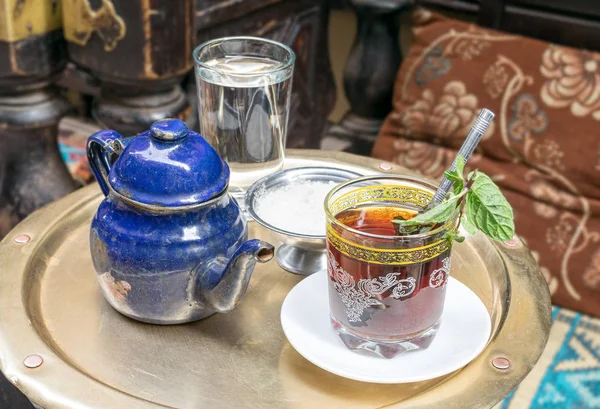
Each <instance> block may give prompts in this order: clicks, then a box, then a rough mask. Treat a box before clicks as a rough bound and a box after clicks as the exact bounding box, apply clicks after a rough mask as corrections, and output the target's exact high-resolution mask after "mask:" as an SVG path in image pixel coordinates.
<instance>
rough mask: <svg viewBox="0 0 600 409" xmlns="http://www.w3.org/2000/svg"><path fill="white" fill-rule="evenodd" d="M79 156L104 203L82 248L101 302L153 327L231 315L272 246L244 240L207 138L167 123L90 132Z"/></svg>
mask: <svg viewBox="0 0 600 409" xmlns="http://www.w3.org/2000/svg"><path fill="white" fill-rule="evenodd" d="M87 155H88V160H89V162H90V165H91V168H92V171H93V172H94V175H95V176H96V180H97V181H98V183H99V184H100V187H101V189H102V192H103V193H104V195H105V196H106V198H105V199H104V200H103V201H102V203H101V204H100V206H99V208H98V211H97V212H96V215H95V216H94V219H93V220H92V226H91V232H90V246H91V251H92V259H93V262H94V268H95V270H96V273H97V277H98V281H99V283H100V288H101V289H102V293H103V294H104V297H105V298H106V299H107V300H108V302H109V303H110V304H111V305H112V306H113V307H114V308H115V309H116V310H117V311H119V312H121V313H122V314H124V315H126V316H128V317H131V318H134V319H136V320H140V321H145V322H150V323H155V324H176V323H183V322H189V321H195V320H199V319H202V318H205V317H207V316H209V315H212V314H214V313H215V312H227V311H230V310H232V309H234V308H235V307H236V306H237V304H238V303H239V302H240V300H241V299H242V297H243V296H244V293H245V291H246V288H247V287H248V281H249V280H250V276H251V274H252V271H253V269H254V265H255V264H256V262H257V261H258V262H266V261H268V260H270V259H271V258H272V257H273V246H271V245H270V244H268V243H265V242H263V241H260V240H250V241H246V240H247V236H248V230H247V225H246V220H245V218H244V215H243V214H242V213H241V211H240V209H239V207H238V205H237V203H236V201H235V200H233V199H231V198H230V196H229V194H228V193H227V185H228V182H229V167H228V166H227V164H226V163H225V162H224V161H223V160H222V159H221V158H220V157H219V155H218V154H217V152H216V151H215V150H214V149H213V148H212V147H211V146H210V145H209V144H208V143H207V142H206V140H204V138H203V137H202V136H200V135H199V134H197V133H195V132H193V131H190V130H188V128H187V127H186V125H185V124H184V123H183V122H182V121H180V120H178V119H167V120H164V121H159V122H155V123H154V124H153V125H152V126H151V128H150V130H149V131H147V132H144V133H141V134H139V135H137V136H134V137H131V138H126V139H124V138H122V137H121V135H119V134H118V133H117V132H115V131H110V130H104V131H100V132H97V133H95V134H93V135H91V136H90V137H89V138H88V142H87Z"/></svg>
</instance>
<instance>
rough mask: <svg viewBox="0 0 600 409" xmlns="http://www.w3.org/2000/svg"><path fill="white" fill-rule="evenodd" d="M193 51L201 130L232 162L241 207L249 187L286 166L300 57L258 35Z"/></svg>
mask: <svg viewBox="0 0 600 409" xmlns="http://www.w3.org/2000/svg"><path fill="white" fill-rule="evenodd" d="M193 55H194V60H195V64H196V83H197V85H198V100H199V101H198V102H199V103H198V111H199V116H200V133H201V134H202V136H204V137H205V138H206V140H207V141H208V142H209V143H210V144H211V145H212V146H213V147H214V148H215V149H216V150H217V152H218V153H219V155H221V157H222V158H223V159H224V160H225V161H226V162H227V163H228V165H229V167H230V169H231V178H230V187H229V192H230V193H231V194H232V195H233V196H234V197H235V198H236V199H237V201H238V203H239V205H240V206H241V207H242V208H243V206H244V200H243V196H244V194H245V192H246V190H247V188H248V187H250V185H252V183H254V182H255V181H256V180H258V179H260V178H261V177H263V176H267V175H269V174H271V173H274V172H276V171H278V170H280V169H281V168H282V167H283V158H284V149H285V141H286V135H287V124H288V116H289V110H290V95H291V89H292V74H293V70H294V61H295V58H296V56H295V54H294V52H293V51H292V50H291V49H290V48H289V47H287V46H285V45H283V44H280V43H278V42H276V41H271V40H266V39H262V38H254V37H227V38H221V39H216V40H211V41H208V42H206V43H204V44H202V45H200V46H198V47H197V48H196V49H195V50H194V54H193Z"/></svg>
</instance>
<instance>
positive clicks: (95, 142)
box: [86, 129, 125, 196]
mask: <svg viewBox="0 0 600 409" xmlns="http://www.w3.org/2000/svg"><path fill="white" fill-rule="evenodd" d="M123 149H125V145H124V144H123V141H122V136H121V135H119V133H117V132H115V131H111V130H108V129H107V130H103V131H99V132H96V133H95V134H93V135H90V136H89V137H88V140H87V147H86V152H87V157H88V162H89V163H90V167H91V168H92V172H93V173H94V176H95V177H96V180H97V181H98V184H99V185H100V188H101V189H102V193H104V196H108V193H109V188H108V173H109V171H110V167H111V165H112V164H113V163H114V161H115V160H116V159H117V158H118V157H119V155H120V154H121V153H122V152H123Z"/></svg>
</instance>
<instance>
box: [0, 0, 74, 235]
mask: <svg viewBox="0 0 600 409" xmlns="http://www.w3.org/2000/svg"><path fill="white" fill-rule="evenodd" d="M65 60H66V52H65V44H64V40H63V35H62V31H61V10H60V2H58V1H42V2H32V1H22V0H2V1H0V237H3V236H4V235H5V234H6V233H7V232H8V231H9V230H10V229H11V228H12V227H13V226H14V225H15V224H16V223H18V222H19V221H20V220H21V219H23V218H24V217H25V216H27V215H28V214H29V213H31V212H32V211H34V210H36V209H37V208H39V207H41V206H43V205H45V204H46V203H48V202H51V201H53V200H55V199H58V198H59V197H61V196H63V195H65V194H67V193H69V192H71V191H72V190H74V189H75V187H76V186H75V182H74V181H73V179H72V178H71V176H70V174H69V172H68V170H67V168H66V167H65V165H64V163H63V162H62V160H61V158H60V153H59V151H58V145H57V141H56V139H57V135H58V121H59V120H60V118H61V117H62V116H63V115H64V114H65V113H66V111H67V109H68V108H69V106H68V104H67V103H66V101H65V100H64V99H63V98H61V97H60V96H59V95H58V94H57V93H56V92H55V91H54V90H53V89H52V87H51V84H52V82H53V81H54V80H55V78H56V76H57V74H58V73H59V72H60V70H61V69H62V67H63V65H64V63H65Z"/></svg>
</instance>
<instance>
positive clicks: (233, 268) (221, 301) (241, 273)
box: [203, 239, 275, 312]
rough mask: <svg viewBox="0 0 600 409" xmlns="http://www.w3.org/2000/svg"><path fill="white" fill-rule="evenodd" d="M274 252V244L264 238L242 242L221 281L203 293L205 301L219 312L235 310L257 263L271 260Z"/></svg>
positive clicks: (226, 267)
mask: <svg viewBox="0 0 600 409" xmlns="http://www.w3.org/2000/svg"><path fill="white" fill-rule="evenodd" d="M274 252H275V249H274V248H273V246H272V245H271V244H269V243H267V242H264V241H262V240H256V239H255V240H249V241H247V242H245V243H244V244H242V245H241V246H240V247H239V248H238V249H237V250H236V252H235V253H234V254H233V257H231V260H230V261H229V263H227V266H225V273H224V274H223V276H222V278H221V281H220V282H219V283H218V284H217V285H216V286H215V287H213V288H212V289H210V290H207V292H206V293H205V294H203V295H204V297H203V298H204V299H205V301H206V302H207V303H208V304H209V305H210V306H211V307H212V308H213V309H214V310H215V311H218V312H228V311H231V310H233V309H234V308H235V307H236V306H237V305H238V304H239V303H240V301H241V300H242V298H243V297H244V294H245V293H246V289H247V288H248V283H249V282H250V276H251V275H252V272H253V271H254V266H255V265H256V263H257V262H259V263H266V262H267V261H269V260H271V259H272V258H273V254H274Z"/></svg>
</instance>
